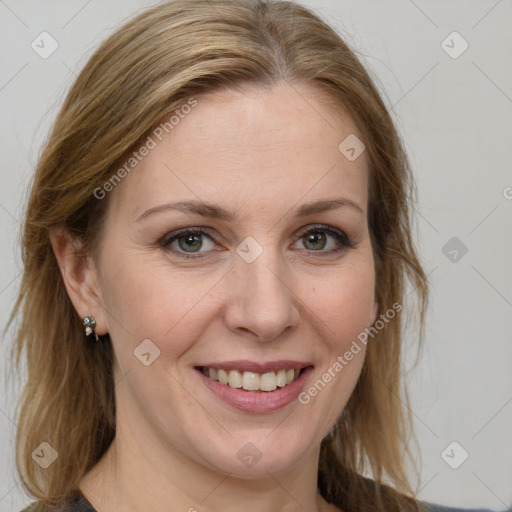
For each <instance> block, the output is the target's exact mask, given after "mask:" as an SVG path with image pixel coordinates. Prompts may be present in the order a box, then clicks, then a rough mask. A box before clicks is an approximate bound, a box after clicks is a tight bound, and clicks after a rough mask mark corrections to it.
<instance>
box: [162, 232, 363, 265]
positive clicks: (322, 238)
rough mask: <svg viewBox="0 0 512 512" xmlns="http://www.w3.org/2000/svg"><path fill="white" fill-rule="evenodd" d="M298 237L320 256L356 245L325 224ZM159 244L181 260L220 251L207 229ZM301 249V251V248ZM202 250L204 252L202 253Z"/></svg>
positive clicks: (176, 234)
mask: <svg viewBox="0 0 512 512" xmlns="http://www.w3.org/2000/svg"><path fill="white" fill-rule="evenodd" d="M297 236H298V237H299V240H298V242H301V243H302V245H303V246H304V247H303V248H304V249H305V250H306V251H308V252H317V253H320V255H322V254H330V253H335V252H338V251H341V250H343V249H345V248H350V247H354V243H353V242H352V241H351V240H350V238H349V237H348V236H347V235H346V234H345V233H344V232H343V231H340V230H338V229H335V228H333V227H331V226H327V225H323V224H317V225H314V226H309V227H308V228H307V229H304V230H302V231H301V232H299V233H298V234H297ZM205 242H206V243H205ZM159 244H160V245H161V246H162V247H163V248H164V249H166V250H169V251H171V252H173V253H174V254H177V255H178V256H179V257H181V258H185V259H189V258H196V259H199V258H203V257H205V255H204V254H203V253H208V252H210V251H212V250H218V249H214V247H215V245H216V244H219V242H217V240H216V239H215V237H214V236H213V235H211V234H210V233H209V232H208V231H206V230H205V229H202V228H185V229H182V230H180V231H177V232H173V233H170V234H169V235H166V236H165V237H164V238H162V239H161V240H160V242H159ZM299 248H300V249H301V247H299ZM201 249H204V250H202V251H201ZM325 249H327V250H325Z"/></svg>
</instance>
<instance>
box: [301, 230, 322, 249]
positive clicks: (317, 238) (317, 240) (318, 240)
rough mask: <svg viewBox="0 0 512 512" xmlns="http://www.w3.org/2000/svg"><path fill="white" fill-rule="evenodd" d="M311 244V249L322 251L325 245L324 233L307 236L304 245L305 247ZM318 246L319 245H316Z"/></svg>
mask: <svg viewBox="0 0 512 512" xmlns="http://www.w3.org/2000/svg"><path fill="white" fill-rule="evenodd" d="M310 242H311V243H312V244H313V246H314V247H313V249H323V247H324V245H325V234H324V233H311V234H309V235H306V243H305V245H306V246H307V244H309V243H310ZM318 244H320V245H318Z"/></svg>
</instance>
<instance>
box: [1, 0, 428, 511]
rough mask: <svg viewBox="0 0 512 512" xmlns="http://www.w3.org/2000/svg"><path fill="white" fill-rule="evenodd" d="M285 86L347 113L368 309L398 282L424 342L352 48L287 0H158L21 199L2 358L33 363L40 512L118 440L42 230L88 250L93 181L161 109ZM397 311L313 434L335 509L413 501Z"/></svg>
mask: <svg viewBox="0 0 512 512" xmlns="http://www.w3.org/2000/svg"><path fill="white" fill-rule="evenodd" d="M280 81H285V82H287V83H288V84H290V85H292V86H293V85H295V84H301V83H303V84H305V83H306V84H313V85H315V86H316V87H317V88H318V89H319V90H320V89H321V90H322V91H323V92H327V94H328V96H329V98H331V100H332V101H334V102H335V103H337V104H338V105H340V106H342V107H343V108H344V109H345V110H346V111H347V112H348V113H349V114H350V115H351V116H352V118H353V120H354V121H355V123H356V125H357V128H358V130H359V132H360V134H361V136H362V138H363V142H364V144H365V145H366V158H367V162H368V170H369V185H368V187H369V197H368V225H369V231H370V236H371V241H372V248H373V254H374V261H375V271H376V290H375V294H376V301H378V303H379V307H380V311H379V313H381V314H382V313H384V312H386V311H388V310H390V309H392V308H393V304H396V303H398V304H404V300H405V291H406V283H407V281H409V283H410V286H411V287H412V288H413V290H414V292H415V295H416V297H417V302H416V306H417V308H416V310H417V311H418V312H419V315H418V316H417V317H416V319H417V320H418V325H419V327H420V329H419V331H418V333H419V338H420V339H421V337H422V335H423V320H424V312H425V308H426V304H427V291H428V287H427V279H426V276H425V274H424V271H423V269H422V266H421V264H420V262H419V260H418V257H417V253H416V250H415V247H414V242H413V239H412V234H411V228H412V226H411V205H412V204H413V203H412V201H413V200H414V196H415V189H414V182H413V179H412V176H411V171H410V167H409V164H408V160H407V156H406V154H405V151H404V148H403V145H402V142H401V140H400V137H399V134H398V132H397V129H396V128H395V126H394V123H393V120H392V118H391V117H390V115H389V112H388V111H387V109H386V106H385V104H384V102H383V101H382V99H381V97H380V95H379V93H378V91H377V89H376V87H375V85H374V83H373V81H372V79H371V78H370V76H369V74H368V72H367V71H366V70H365V68H364V67H363V65H362V64H361V63H360V61H359V60H358V58H357V57H356V56H355V54H354V53H353V51H352V50H351V49H350V48H349V47H348V45H347V44H346V43H345V42H344V41H343V40H342V39H341V38H340V36H339V35H338V34H337V33H336V32H335V31H334V30H333V29H332V28H330V27H329V26H328V24H326V23H325V22H324V21H323V20H322V19H321V18H320V17H318V16H317V15H315V14H313V13H312V12H311V11H309V10H308V9H306V8H304V7H302V6H300V5H299V4H296V3H294V2H288V1H279V0H276V1H271V0H270V1H262V0H260V1H251V0H215V1H207V0H175V1H171V2H167V3H164V4H161V5H158V6H156V7H154V8H152V9H150V10H148V11H146V12H143V13H142V14H140V15H138V16H137V17H136V18H134V19H133V20H131V21H130V22H128V23H127V24H125V25H124V26H122V27H121V28H120V29H119V30H117V31H116V32H115V33H114V34H113V35H111V36H110V37H109V38H108V39H107V40H106V41H105V42H104V43H103V44H102V45H101V46H100V47H99V48H98V49H97V51H96V52H95V53H94V54H93V55H92V57H91V58H90V59H89V61H88V62H87V64H86V66H85V67H84V69H83V70H82V71H81V73H80V74H79V76H78V78H77V79H76V81H75V83H74V84H73V86H72V87H71V90H70V91H69V93H68V95H67V97H66V99H65V101H64V104H63V106H62V108H61V110H60V113H59V114H58V116H57V119H56V121H55V124H54V126H53V129H52V131H51V134H50V136H49V138H48V139H47V141H46V143H45V145H44V147H43V150H42V153H41V156H40V159H39V162H38V165H37V169H36V172H35V176H34V179H33V183H32V187H31V191H30V195H29V200H28V205H27V210H26V217H25V221H24V227H23V233H22V258H23V263H24V273H23V279H22V283H21V288H20V291H19V296H18V298H17V301H16V304H15V307H14V310H13V313H12V315H11V319H10V321H9V325H11V324H12V322H13V319H14V317H15V316H16V315H19V316H20V321H19V325H17V328H16V336H15V343H14V346H13V351H12V354H13V358H14V360H15V363H16V364H17V365H18V367H21V363H22V360H23V362H26V370H27V372H28V379H27V381H26V384H25V386H24V389H23V393H22V396H21V399H20V402H19V409H17V415H18V416H17V419H18V426H19V430H18V432H19V434H18V436H17V442H16V464H17V469H18V472H19V475H20V478H21V481H22V483H23V485H24V487H25V489H26V491H27V492H28V493H29V494H30V495H32V496H34V497H35V498H37V499H38V500H39V503H40V505H41V507H42V508H44V507H45V506H51V505H55V504H57V503H61V502H64V501H66V500H68V499H69V498H70V497H71V496H72V494H73V493H75V492H76V490H77V489H78V485H79V483H80V480H81V479H82V478H83V476H84V475H85V474H86V473H87V472H88V471H89V470H90V469H91V468H92V466H94V464H95V463H96V462H98V460H99V459H100V458H101V456H102V455H103V454H104V453H105V451H106V450H107V448H108V446H109V445H110V443H111V442H112V440H113V438H114V436H115V396H114V382H113V376H112V344H111V341H110V339H109V336H108V335H106V336H105V337H104V338H103V340H102V343H94V344H91V343H88V340H87V339H86V338H85V334H84V332H83V326H82V324H81V319H80V318H79V317H78V315H77V313H76V311H75V310H74V308H73V305H72V303H71V301H70V299H69V297H68V295H67V293H66V290H65V287H64V284H63V280H62V277H61V274H60V270H59V267H58V264H57V261H56V258H55V255H54V253H53V250H52V246H51V244H50V238H49V231H50V229H51V228H52V227H54V226H64V227H65V228H66V229H67V230H68V231H69V233H71V234H72V235H74V236H75V237H78V238H79V239H81V240H82V241H83V251H84V253H87V254H95V251H96V249H97V247H98V243H99V240H100V237H101V233H102V223H103V221H104V219H105V213H106V208H107V205H108V195H107V197H106V198H105V199H103V200H98V199H97V198H96V197H95V196H94V190H95V189H97V187H101V186H102V185H103V184H104V183H105V182H106V181H107V180H108V179H109V178H110V177H111V176H112V174H113V173H114V172H115V171H116V170H117V166H118V165H119V162H122V161H123V158H125V157H126V155H128V154H129V153H130V152H131V151H133V150H134V148H136V147H137V146H138V145H140V144H141V142H142V141H143V140H144V137H145V136H146V135H147V134H148V133H149V132H150V131H151V130H152V129H153V128H154V127H155V126H156V125H157V123H158V122H159V121H160V120H161V119H162V117H163V116H164V115H166V114H168V113H169V112H171V111H173V110H174V109H176V108H178V107H179V106H180V105H182V104H183V103H184V102H186V101H187V100H188V99H189V98H191V97H197V96H199V95H201V94H207V93H208V92H211V91H214V90H216V89H219V88H226V87H227V88H229V87H235V86H237V85H243V84H251V85H254V86H259V87H266V88H269V87H272V86H273V85H274V84H276V83H278V82H280ZM340 142H341V141H340ZM405 306H406V305H405V304H404V308H405V309H406V310H407V311H409V308H408V306H407V308H406V307H405ZM404 318H405V317H404V316H402V315H401V314H399V313H397V315H396V317H395V318H394V319H393V321H390V322H387V323H385V325H384V327H383V328H382V329H380V330H379V332H378V334H376V335H375V336H374V337H373V338H372V339H371V341H370V342H369V344H368V348H367V353H366V357H365V361H364V365H363V368H362V372H361V375H360V377H359V380H358V382H357V385H356V387H355V390H354V392H353V394H352V396H351V397H350V399H349V402H348V404H347V406H346V408H345V411H344V414H343V415H342V416H341V417H340V419H339V421H338V423H337V424H336V426H335V429H334V430H333V432H332V435H330V436H328V437H327V438H326V439H324V441H323V442H322V446H321V452H320V464H319V474H318V485H319V489H320V492H321V494H322V495H323V496H324V498H325V499H326V500H327V501H329V502H332V503H334V504H335V505H337V506H339V507H341V508H342V509H343V510H344V511H350V510H356V509H357V510H368V511H370V510H386V511H388V510H389V511H391V510H393V511H394V510H406V509H407V510H413V509H416V507H417V505H418V503H417V502H416V501H415V500H414V499H413V498H412V496H413V491H412V489H411V487H410V483H409V482H408V478H407V471H406V469H405V462H406V458H405V456H406V454H407V453H408V436H409V433H410V430H411V429H410V425H411V418H410V413H409V409H408V406H407V404H408V397H407V394H406V393H405V392H404V391H403V389H402V379H401V372H402V369H401V363H400V360H401V349H402V338H403V324H404ZM21 432H23V434H21ZM43 441H46V442H48V443H50V444H51V445H52V446H53V447H54V448H55V449H56V450H57V452H58V454H59V456H58V459H57V460H56V461H55V462H54V463H53V464H52V465H51V466H50V467H49V468H47V469H41V468H40V467H39V466H38V465H37V464H35V463H34V461H33V460H32V457H31V453H32V451H33V450H34V449H35V448H36V447H37V446H38V445H40V443H41V442H43ZM363 474H364V475H366V476H367V477H368V476H369V477H371V478H364V477H363V476H362V475H363ZM385 484H386V485H385ZM408 496H409V497H408Z"/></svg>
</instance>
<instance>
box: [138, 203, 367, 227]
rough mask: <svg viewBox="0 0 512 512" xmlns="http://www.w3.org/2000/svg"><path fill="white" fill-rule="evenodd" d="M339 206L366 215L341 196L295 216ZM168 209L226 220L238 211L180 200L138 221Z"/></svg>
mask: <svg viewBox="0 0 512 512" xmlns="http://www.w3.org/2000/svg"><path fill="white" fill-rule="evenodd" d="M339 208H351V209H353V210H356V211H358V212H359V213H360V214H361V215H364V212H363V209H362V208H361V207H360V206H359V205H358V204H357V203H355V202H354V201H352V200H351V199H348V198H344V197H340V198H336V199H323V200H320V201H315V202H312V203H307V204H304V205H302V206H300V207H299V208H298V209H297V210H296V211H295V215H294V216H295V217H297V218H300V217H306V216H308V215H311V214H313V213H322V212H326V211H329V210H335V209H339ZM166 210H178V211H181V212H189V213H195V214H197V215H201V216H202V217H208V218H210V219H219V220H225V221H234V220H235V219H236V213H235V212H233V211H230V210H226V209H225V208H222V207H221V206H219V205H216V204H212V203H204V202H201V201H179V202H177V203H167V204H161V205H159V206H154V207H153V208H149V209H148V210H146V211H145V212H144V213H143V214H142V215H140V216H139V217H138V218H137V222H138V221H140V220H142V219H145V218H146V217H149V216H150V215H153V214H155V213H158V212H162V211H166Z"/></svg>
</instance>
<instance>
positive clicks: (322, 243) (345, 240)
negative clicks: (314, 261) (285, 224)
mask: <svg viewBox="0 0 512 512" xmlns="http://www.w3.org/2000/svg"><path fill="white" fill-rule="evenodd" d="M299 236H300V239H299V242H302V245H303V246H304V248H305V249H306V250H308V251H312V252H320V253H323V254H325V253H334V252H338V251H340V250H342V249H344V248H347V247H354V243H353V242H352V240H350V238H349V237H348V236H347V235H346V234H345V233H344V232H343V231H340V230H338V229H335V228H332V227H331V226H326V225H323V224H317V225H315V226H313V227H309V228H307V229H306V230H303V231H302V232H301V233H299ZM329 237H330V238H331V243H330V244H329ZM332 239H334V241H333V240H332ZM325 249H328V250H325Z"/></svg>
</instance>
